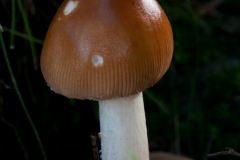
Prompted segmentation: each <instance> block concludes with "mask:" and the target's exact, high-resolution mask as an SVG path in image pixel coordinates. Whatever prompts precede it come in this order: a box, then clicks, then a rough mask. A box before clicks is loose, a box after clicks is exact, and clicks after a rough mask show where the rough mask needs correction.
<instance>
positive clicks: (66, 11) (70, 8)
mask: <svg viewBox="0 0 240 160" xmlns="http://www.w3.org/2000/svg"><path fill="white" fill-rule="evenodd" d="M77 5H78V1H68V3H67V5H66V6H65V8H64V10H63V13H64V15H65V16H66V15H68V14H69V13H71V12H72V11H73V10H74V9H75V8H76V7H77Z"/></svg>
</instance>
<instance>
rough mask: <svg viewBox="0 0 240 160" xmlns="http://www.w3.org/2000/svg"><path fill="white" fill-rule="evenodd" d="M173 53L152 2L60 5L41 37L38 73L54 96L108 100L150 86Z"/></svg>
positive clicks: (68, 1) (68, 0) (166, 26)
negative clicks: (55, 94)
mask: <svg viewBox="0 0 240 160" xmlns="http://www.w3.org/2000/svg"><path fill="white" fill-rule="evenodd" d="M172 52H173V36H172V30H171V26H170V23H169V21H168V19H167V17H166V15H165V13H164V11H163V10H162V8H161V7H160V6H159V5H158V3H157V2H156V1H155V0H98V1H97V0H76V1H73V0H65V1H64V2H63V4H62V5H61V6H60V8H59V10H58V12H57V13H56V15H55V17H54V19H53V21H52V23H51V25H50V27H49V30H48V33H47V35H46V39H45V42H44V46H43V49H42V54H41V69H42V73H43V76H44V78H45V80H46V81H47V83H48V85H49V86H50V87H51V88H52V89H53V90H54V91H55V92H56V93H59V94H62V95H64V96H67V97H70V98H77V99H93V100H100V99H110V98H114V97H121V96H128V95H132V94H135V93H138V92H141V91H143V90H144V89H146V88H147V87H150V86H152V85H154V84H155V83H156V82H157V81H158V80H159V79H160V78H161V77H162V76H163V74H164V73H165V72H166V70H167V69H168V67H169V65H170V61H171V59H172Z"/></svg>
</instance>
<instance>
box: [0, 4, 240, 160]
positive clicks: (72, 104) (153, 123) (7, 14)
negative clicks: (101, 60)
mask: <svg viewBox="0 0 240 160" xmlns="http://www.w3.org/2000/svg"><path fill="white" fill-rule="evenodd" d="M14 2H15V7H14ZM61 2H62V1H61V0H12V1H11V0H0V24H1V25H2V27H3V29H4V32H3V40H4V44H3V42H1V50H0V118H1V119H0V160H10V159H16V158H17V159H18V160H42V159H43V157H42V151H41V149H40V148H39V145H38V141H37V138H36V136H35V135H34V132H33V129H32V128H31V125H30V123H29V120H28V119H27V117H26V114H25V112H24V109H23V104H22V103H21V102H20V100H19V96H18V95H17V93H16V90H15V89H14V85H13V82H12V78H13V77H12V76H11V75H10V74H9V71H8V68H7V63H6V59H5V57H4V54H3V51H2V48H3V45H5V47H6V51H7V55H8V58H9V61H10V65H11V67H12V70H13V74H14V76H15V80H16V82H17V84H18V87H19V90H20V95H21V96H22V98H23V101H24V103H25V105H26V108H27V110H28V111H29V114H30V116H31V118H32V121H33V123H34V124H35V126H36V128H37V130H38V132H39V136H40V138H41V142H42V144H43V146H44V150H45V152H46V155H47V158H48V159H49V160H51V159H59V158H65V159H87V160H88V159H93V154H92V152H93V151H92V144H91V138H90V135H91V134H92V135H96V133H97V132H99V119H98V107H97V102H91V101H81V100H73V99H67V98H65V97H63V96H61V95H57V94H55V93H54V92H52V91H51V90H50V89H49V87H47V84H46V82H45V81H44V79H43V77H42V74H41V71H40V68H39V57H40V53H41V48H42V42H43V40H44V37H45V34H46V32H47V29H48V26H49V24H50V22H51V20H52V18H53V16H54V14H55V12H56V11H57V9H58V7H59V5H60V4H61ZM159 2H160V4H161V6H162V8H163V9H164V10H165V12H166V14H167V16H168V18H169V20H170V22H171V24H172V29H173V33H174V43H175V46H174V56H173V60H172V63H171V66H170V68H169V70H168V72H167V73H166V74H165V75H164V76H163V78H162V79H161V80H160V81H159V82H158V83H157V84H156V85H154V86H153V87H151V88H149V89H147V90H146V91H144V101H145V110H146V120H147V128H148V136H149V146H150V150H151V151H166V152H171V153H176V154H182V155H186V156H188V157H191V158H193V159H197V160H198V159H199V160H206V159H237V157H234V156H220V157H217V158H207V156H206V154H209V153H215V152H219V151H224V150H225V148H226V147H227V148H232V149H234V150H236V151H240V1H239V0H160V1H159ZM19 4H22V7H23V10H21V6H19ZM14 8H15V9H14ZM13 10H15V11H16V14H15V15H16V17H15V18H14V17H13V16H12V15H13ZM24 13H25V16H23V14H24ZM12 21H13V22H14V24H15V27H14V28H13V30H15V31H17V32H14V33H15V34H12V35H13V36H12V35H11V34H10V29H11V22H12ZM22 34H23V35H22ZM11 36H12V37H13V40H12V39H11ZM24 36H26V37H24ZM31 36H32V37H34V38H37V39H38V40H39V41H37V42H35V41H34V40H29V37H31ZM11 45H14V46H15V48H14V49H10V46H11ZM238 159H239V157H238Z"/></svg>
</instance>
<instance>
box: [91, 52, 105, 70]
mask: <svg viewBox="0 0 240 160" xmlns="http://www.w3.org/2000/svg"><path fill="white" fill-rule="evenodd" d="M92 63H93V65H94V66H95V67H99V66H102V65H103V57H102V56H100V55H98V54H96V55H93V56H92Z"/></svg>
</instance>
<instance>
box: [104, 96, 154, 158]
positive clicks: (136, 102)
mask: <svg viewBox="0 0 240 160" xmlns="http://www.w3.org/2000/svg"><path fill="white" fill-rule="evenodd" d="M99 110H100V111H99V112H100V130H101V157H102V160H149V151H148V139H147V129H146V119H145V111H144V105H143V98H142V93H139V94H136V95H132V96H129V97H123V98H116V99H111V100H103V101H99Z"/></svg>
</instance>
